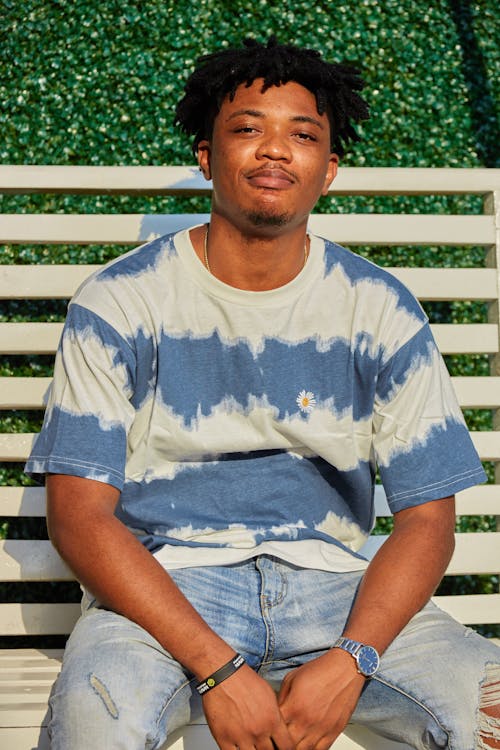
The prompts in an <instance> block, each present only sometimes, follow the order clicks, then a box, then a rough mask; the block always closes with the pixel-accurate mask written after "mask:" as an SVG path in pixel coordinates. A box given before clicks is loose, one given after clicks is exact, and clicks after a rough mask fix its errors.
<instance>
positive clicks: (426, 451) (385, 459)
mask: <svg viewBox="0 0 500 750" xmlns="http://www.w3.org/2000/svg"><path fill="white" fill-rule="evenodd" d="M373 429H374V436H373V445H374V450H375V458H376V460H377V463H378V466H379V471H380V477H381V480H382V483H383V485H384V488H385V491H386V494H387V500H388V502H389V506H390V508H391V510H392V511H393V512H396V511H399V510H403V509H405V508H409V507H412V506H414V505H419V504H422V503H425V502H428V501H430V500H436V499H439V498H442V497H447V496H449V495H453V494H455V493H456V492H458V491H459V490H463V489H465V488H466V487H470V486H472V485H474V484H477V483H479V482H484V481H485V479H486V476H485V473H484V470H483V468H482V465H481V462H480V460H479V457H478V455H477V453H476V450H475V448H474V445H473V443H472V441H471V438H470V435H469V432H468V430H467V427H466V425H465V422H464V419H463V416H462V412H461V410H460V407H459V405H458V403H457V399H456V396H455V393H454V391H453V387H452V384H451V379H450V376H449V374H448V372H447V370H446V367H445V364H444V362H443V359H442V357H441V355H440V353H439V350H438V348H437V346H436V344H435V342H434V339H433V337H432V333H431V331H430V327H429V325H428V323H425V324H424V325H422V327H421V328H420V329H419V330H418V331H417V333H416V334H414V335H413V337H412V338H411V339H410V340H409V341H407V342H406V343H404V345H403V346H401V348H399V349H398V350H397V351H396V352H394V353H393V354H392V355H391V356H390V357H389V358H388V360H387V361H385V362H383V363H382V366H381V368H380V370H379V375H378V379H377V386H376V398H375V408H374V422H373Z"/></svg>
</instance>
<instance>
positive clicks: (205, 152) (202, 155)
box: [197, 140, 212, 180]
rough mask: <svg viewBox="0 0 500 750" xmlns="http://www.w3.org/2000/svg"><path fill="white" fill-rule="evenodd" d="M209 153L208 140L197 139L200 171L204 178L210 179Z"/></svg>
mask: <svg viewBox="0 0 500 750" xmlns="http://www.w3.org/2000/svg"><path fill="white" fill-rule="evenodd" d="M210 153H211V152H210V141H207V140H204V141H199V143H198V150H197V157H198V164H199V167H200V171H201V172H202V174H203V177H204V178H205V179H206V180H211V179H212V173H211V170H210Z"/></svg>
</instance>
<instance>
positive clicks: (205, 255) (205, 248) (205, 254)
mask: <svg viewBox="0 0 500 750" xmlns="http://www.w3.org/2000/svg"><path fill="white" fill-rule="evenodd" d="M209 228H210V224H207V231H206V232H205V238H204V240H203V259H204V261H205V267H206V269H207V271H208V273H212V269H211V268H210V263H209V262H208V230H209ZM308 257H309V250H308V249H307V237H306V239H305V240H304V263H303V264H302V268H304V266H305V264H306V263H307V258H308ZM212 275H213V274H212Z"/></svg>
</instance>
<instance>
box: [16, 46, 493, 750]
mask: <svg viewBox="0 0 500 750" xmlns="http://www.w3.org/2000/svg"><path fill="white" fill-rule="evenodd" d="M361 87H362V83H361V80H360V79H359V77H358V75H357V73H356V71H354V70H353V69H351V68H349V67H346V66H339V65H331V64H328V63H326V62H324V61H323V60H321V58H320V56H319V54H318V53H316V52H313V51H311V50H301V49H298V48H295V47H291V46H280V45H277V43H276V42H275V40H271V41H270V42H269V44H268V45H267V46H262V45H258V44H256V43H253V44H252V43H247V44H246V46H245V48H244V49H241V50H226V51H224V52H221V53H217V54H215V55H211V56H207V57H205V58H202V59H201V60H200V64H199V67H198V69H197V70H196V71H195V72H194V73H193V75H192V76H191V78H190V80H189V81H188V83H187V86H186V93H185V97H184V98H183V100H182V101H181V102H180V103H179V106H178V109H177V117H178V120H179V122H180V123H181V125H182V127H183V128H184V130H185V131H186V132H188V133H190V134H191V135H192V136H194V146H195V151H196V154H197V158H198V163H199V165H200V169H201V170H202V172H203V174H204V175H205V177H206V178H207V179H212V180H213V202H212V213H211V219H210V224H209V225H208V226H207V225H204V226H198V227H193V228H192V229H191V230H189V231H186V232H181V233H179V234H177V235H175V236H167V237H164V238H161V239H159V240H155V241H154V242H152V243H149V244H147V245H145V246H143V247H141V248H139V249H137V250H135V251H133V252H132V253H128V254H126V255H125V256H124V257H122V258H120V259H118V260H116V261H114V262H113V263H111V264H109V265H108V266H107V267H105V268H104V269H103V270H102V271H100V272H98V273H97V274H96V275H95V276H94V277H93V278H92V279H91V280H90V281H89V282H87V283H86V284H84V285H83V287H82V288H81V289H80V290H79V291H78V292H77V294H76V296H75V298H74V299H73V301H72V304H71V305H70V308H69V312H68V319H67V323H66V327H65V332H64V334H63V338H62V342H61V346H60V351H59V353H58V358H57V365H56V372H55V378H54V384H53V388H52V393H51V399H50V403H49V406H48V409H47V415H46V422H45V425H44V430H43V431H42V434H41V437H40V438H39V440H38V442H37V444H36V446H35V448H34V451H33V455H32V457H31V459H30V461H29V463H28V467H27V468H28V470H29V471H30V472H31V473H33V474H42V473H44V474H47V488H48V522H49V531H50V535H51V538H52V540H53V542H54V544H55V546H56V548H57V549H58V550H59V552H60V554H61V555H62V556H63V558H64V559H65V560H66V561H67V562H68V564H69V565H70V566H71V567H72V569H73V570H74V571H75V574H76V575H77V577H78V579H79V580H80V581H81V582H82V584H83V586H84V587H85V592H86V593H85V596H84V601H83V615H82V618H81V619H80V621H79V623H78V624H77V626H76V628H75V631H74V633H73V634H72V636H71V638H70V640H69V642H68V646H67V649H66V653H65V659H64V665H63V670H62V673H61V676H60V678H59V679H58V681H57V683H56V685H55V687H54V690H53V693H52V697H51V706H52V709H53V718H52V722H51V733H52V747H53V748H65V750H68V748H71V750H82V749H83V748H95V747H103V748H104V747H105V748H127V750H131V748H146V747H147V748H157V747H160V745H161V743H162V742H163V741H164V739H165V737H166V736H167V735H168V734H170V733H171V732H172V731H173V730H174V729H175V728H176V727H178V726H181V725H183V724H184V723H185V722H186V721H188V720H189V716H190V711H191V710H196V706H195V700H194V699H196V698H197V697H198V693H199V695H201V700H202V704H203V710H204V712H205V715H206V718H207V721H208V724H209V726H210V729H211V731H212V733H213V735H214V737H215V739H216V741H217V743H218V744H219V746H220V747H221V748H222V750H229V749H230V748H231V749H232V748H235V747H237V748H240V750H248V749H249V748H257V749H258V750H271V749H272V748H274V747H277V748H279V749H280V750H292V748H298V749H299V750H309V748H316V749H317V750H326V748H328V747H329V746H330V745H331V743H332V742H333V741H334V740H335V738H336V737H337V736H338V734H339V733H340V732H341V731H342V730H343V728H344V727H345V726H346V724H347V723H348V722H349V721H350V720H352V721H354V722H359V723H362V724H366V725H369V726H371V727H372V728H373V729H374V730H375V731H377V732H379V733H381V734H382V735H384V736H388V737H395V738H399V739H401V740H406V741H407V742H409V743H410V744H412V745H413V746H415V747H426V748H435V747H450V748H451V747H453V748H461V749H463V750H470V748H472V747H473V746H477V747H499V746H500V743H499V732H498V727H499V722H498V718H495V717H498V697H499V695H498V693H499V690H498V674H499V670H500V667H499V666H498V665H499V661H500V660H499V658H498V651H497V649H496V647H495V646H493V645H492V644H490V643H488V642H487V641H486V640H484V639H482V638H480V637H479V636H478V635H477V634H475V633H472V632H470V631H466V630H465V629H464V628H463V627H462V626H460V625H458V624H457V623H455V622H454V621H452V620H451V619H450V618H448V617H447V616H446V615H444V614H443V613H441V612H440V611H439V610H438V609H437V608H435V607H433V606H432V605H429V604H427V602H428V600H429V597H430V596H431V594H432V593H433V591H434V589H435V587H436V586H437V584H438V582H439V580H440V579H441V577H442V575H443V572H444V570H445V568H446V566H447V564H448V561H449V559H450V556H451V554H452V550H453V530H454V510H453V505H454V503H453V494H454V493H455V492H456V491H458V490H461V489H463V488H465V487H467V486H469V485H471V484H474V483H476V482H478V481H482V480H483V478H484V475H483V472H482V469H481V466H480V463H479V461H478V458H477V455H476V454H475V452H474V450H473V448H472V445H471V443H470V440H469V437H468V433H467V430H466V428H465V426H464V424H463V421H462V417H461V414H460V410H459V408H458V406H457V404H456V401H455V398H454V395H453V393H452V390H451V386H450V382H449V378H448V376H447V374H446V371H445V369H444V366H443V364H442V362H441V359H440V357H439V354H438V352H437V349H436V347H435V344H434V342H433V340H432V337H431V334H430V332H429V327H428V324H427V320H426V318H425V315H424V313H423V312H422V310H421V308H420V307H419V305H418V304H417V303H416V302H415V300H414V299H413V297H412V296H411V295H410V294H409V293H408V292H407V290H406V289H405V288H404V287H402V286H401V285H400V284H399V283H398V282H397V281H396V280H395V279H393V278H392V277H391V276H390V275H388V274H387V273H385V272H384V271H382V270H381V269H378V268H377V267H375V266H373V265H372V264H370V263H368V262H366V261H365V260H363V259H361V258H358V257H356V256H354V255H352V254H351V253H349V252H348V251H346V250H344V249H343V248H341V247H339V246H338V245H334V244H332V243H329V242H325V241H323V240H321V239H319V238H316V237H313V236H310V235H308V234H307V228H306V227H307V220H308V216H309V214H310V212H311V210H312V208H313V206H314V204H315V203H316V201H317V199H318V197H319V196H320V195H321V194H326V192H327V190H328V186H329V185H330V183H331V181H332V180H333V179H334V177H335V174H336V171H337V162H338V154H339V153H340V154H341V153H342V151H343V147H344V145H345V144H347V143H349V141H351V140H353V139H355V138H356V134H355V131H354V128H353V123H354V124H355V123H356V122H358V121H360V120H361V119H363V118H365V117H366V116H367V108H366V105H365V103H364V101H363V100H362V99H361V97H360V96H359V93H358V91H359V90H360V89H361ZM375 461H377V462H378V466H379V469H380V474H381V477H382V481H383V483H384V486H385V489H386V492H387V495H388V498H389V502H390V504H391V507H392V509H393V511H394V532H393V534H392V535H391V536H390V538H389V540H388V541H387V542H386V543H385V544H384V546H383V547H382V548H381V550H380V551H379V552H378V554H377V555H376V556H375V558H374V559H373V561H372V562H371V563H370V564H368V563H367V561H366V560H364V558H362V557H361V556H360V555H359V554H358V550H359V549H360V547H361V546H362V544H363V541H364V540H365V539H366V536H367V535H368V533H369V531H370V527H371V524H372V522H373V481H374V473H375ZM379 656H381V660H380V665H379ZM492 665H493V666H492ZM495 684H496V688H495ZM485 686H486V687H485ZM492 686H493V689H492V690H491V691H490V690H487V689H486V688H492ZM273 688H274V689H275V690H276V692H274V690H273ZM493 693H494V696H493V700H491V696H492V694H493ZM488 695H489V696H490V697H489V698H488ZM495 743H496V744H495Z"/></svg>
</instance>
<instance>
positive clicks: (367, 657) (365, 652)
mask: <svg viewBox="0 0 500 750" xmlns="http://www.w3.org/2000/svg"><path fill="white" fill-rule="evenodd" d="M332 648H341V649H343V650H344V651H347V653H348V654H351V656H352V657H353V658H354V659H356V662H357V664H358V672H359V673H360V674H362V675H364V676H365V677H373V675H374V674H375V672H376V671H377V669H378V668H379V664H380V657H379V655H378V653H377V651H376V649H374V648H373V646H365V644H364V643H360V642H359V641H352V640H351V639H350V638H343V637H341V638H337V640H336V641H335V643H334V644H333V646H332Z"/></svg>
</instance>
